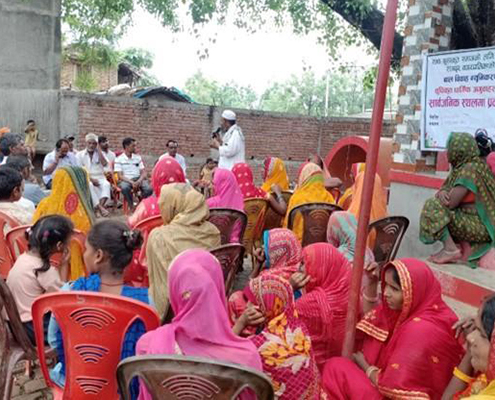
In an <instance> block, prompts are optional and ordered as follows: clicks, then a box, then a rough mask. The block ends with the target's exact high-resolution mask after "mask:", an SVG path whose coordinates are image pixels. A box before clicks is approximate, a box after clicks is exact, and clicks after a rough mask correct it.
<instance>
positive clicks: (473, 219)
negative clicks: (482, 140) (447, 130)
mask: <svg viewBox="0 0 495 400" xmlns="http://www.w3.org/2000/svg"><path fill="white" fill-rule="evenodd" d="M447 156H448V160H449V163H450V164H451V165H452V171H451V172H450V174H449V176H448V177H447V179H446V180H445V182H444V184H443V185H442V188H441V190H445V191H450V190H451V189H452V188H454V187H455V186H463V187H465V188H467V189H468V190H469V191H471V192H473V193H474V197H475V202H474V205H475V207H474V209H468V208H465V207H457V208H455V209H453V210H451V209H449V208H448V207H445V206H444V205H443V204H442V203H441V202H440V200H438V199H437V198H432V199H429V200H427V201H426V203H425V205H424V207H423V210H422V212H421V219H420V240H421V241H422V242H423V243H425V244H432V243H434V242H436V241H444V240H445V238H446V237H447V234H448V233H450V235H451V236H452V238H453V239H454V241H455V242H457V243H459V242H469V244H470V246H471V249H472V253H471V255H470V257H469V261H476V260H478V259H479V258H481V257H482V256H483V255H485V254H486V253H487V252H488V251H489V250H490V248H492V247H493V246H494V243H495V177H494V176H493V173H492V172H491V170H490V168H489V167H488V165H487V164H486V163H485V162H484V161H483V160H482V159H481V158H480V155H479V150H478V146H477V145H476V141H475V140H474V138H473V136H471V135H470V134H469V133H457V132H456V133H452V134H451V135H450V138H449V140H448V142H447Z"/></svg>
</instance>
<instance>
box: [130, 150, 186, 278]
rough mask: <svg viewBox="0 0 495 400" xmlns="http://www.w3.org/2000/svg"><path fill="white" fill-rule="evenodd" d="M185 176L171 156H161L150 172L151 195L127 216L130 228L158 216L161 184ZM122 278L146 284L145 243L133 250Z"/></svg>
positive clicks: (180, 179)
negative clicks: (131, 258) (130, 260)
mask: <svg viewBox="0 0 495 400" xmlns="http://www.w3.org/2000/svg"><path fill="white" fill-rule="evenodd" d="M185 182H186V177H185V176H184V171H183V170H182V167H181V166H180V164H179V163H178V162H177V161H176V160H175V158H173V157H168V156H167V157H163V158H162V159H161V160H159V161H158V162H157V163H156V164H155V166H154V168H153V171H152V173H151V186H152V187H153V195H152V196H149V197H147V198H146V199H143V200H142V201H141V202H140V203H139V204H138V206H137V207H136V210H135V211H134V213H133V214H132V215H131V216H130V217H129V218H128V220H127V223H128V225H129V226H130V227H131V228H135V227H136V225H138V224H139V223H140V222H141V221H144V220H145V219H146V218H150V217H154V216H159V215H160V207H159V206H158V198H159V197H160V190H161V189H162V186H163V185H167V184H170V183H185ZM124 280H125V282H126V283H127V284H129V285H133V286H148V285H149V282H148V269H147V267H146V243H143V246H142V247H141V249H138V250H135V251H134V257H133V261H132V262H131V264H130V265H129V267H127V269H126V271H125V277H124Z"/></svg>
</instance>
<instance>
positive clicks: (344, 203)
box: [339, 163, 366, 210]
mask: <svg viewBox="0 0 495 400" xmlns="http://www.w3.org/2000/svg"><path fill="white" fill-rule="evenodd" d="M365 168H366V164H365V163H354V164H352V166H351V178H352V179H353V181H354V183H353V184H352V186H351V187H349V188H347V190H346V191H345V192H344V194H343V195H342V196H340V199H339V207H341V208H342V209H343V210H347V209H348V208H349V206H350V205H351V201H352V195H353V194H354V191H355V183H356V178H357V176H358V175H359V174H360V173H361V172H364V169H365Z"/></svg>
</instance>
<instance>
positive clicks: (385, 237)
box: [368, 216, 409, 265]
mask: <svg viewBox="0 0 495 400" xmlns="http://www.w3.org/2000/svg"><path fill="white" fill-rule="evenodd" d="M408 227H409V220H408V219H407V218H406V217H402V216H392V217H385V218H382V219H378V220H376V221H374V222H372V223H371V224H370V226H369V228H368V233H372V232H375V235H376V236H375V239H374V243H375V244H374V247H373V254H374V256H375V261H376V262H377V263H378V264H380V265H384V264H385V263H387V262H389V261H393V260H394V259H395V256H396V255H397V252H398V251H399V247H400V244H401V242H402V239H403V238H404V235H405V234H406V231H407V228H408Z"/></svg>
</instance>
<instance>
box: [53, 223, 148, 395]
mask: <svg viewBox="0 0 495 400" xmlns="http://www.w3.org/2000/svg"><path fill="white" fill-rule="evenodd" d="M142 243H143V238H142V236H141V232H139V231H136V230H130V229H129V228H128V226H127V225H126V224H125V223H123V222H119V221H114V220H105V221H101V222H98V223H97V224H95V225H94V226H93V227H92V228H91V230H90V231H89V234H88V238H87V240H86V251H85V252H84V262H85V264H86V268H87V269H88V271H89V273H90V276H89V277H87V278H86V277H82V278H79V279H78V280H76V281H75V282H73V283H69V284H67V285H66V286H64V287H62V290H82V291H89V292H101V293H108V294H113V295H120V296H124V297H129V298H131V299H134V300H139V301H142V302H143V303H145V304H150V300H149V297H148V289H147V288H135V287H131V286H125V285H124V270H125V268H126V266H127V265H128V264H129V263H130V262H131V259H132V253H133V251H134V250H135V249H137V248H138V247H140V246H141V244H142ZM144 333H145V327H144V324H143V323H142V322H141V321H136V322H134V323H133V324H132V325H131V326H130V327H129V329H128V331H127V333H126V335H125V338H124V343H123V346H122V354H121V358H122V359H124V358H127V357H132V356H133V355H135V353H136V351H135V348H136V343H137V340H138V339H139V338H140V337H141V335H143V334H144ZM49 342H50V346H51V347H52V348H54V349H57V354H58V360H59V363H58V364H57V365H56V366H55V368H54V369H53V370H52V371H51V372H50V376H51V378H52V380H53V381H54V382H55V383H56V384H57V385H59V386H60V387H64V385H65V360H64V348H63V342H62V332H61V331H60V328H59V327H58V324H57V321H56V320H55V318H51V320H50V326H49ZM131 393H132V398H133V399H135V398H137V394H138V386H137V382H136V383H134V384H133V385H132V387H131Z"/></svg>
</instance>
